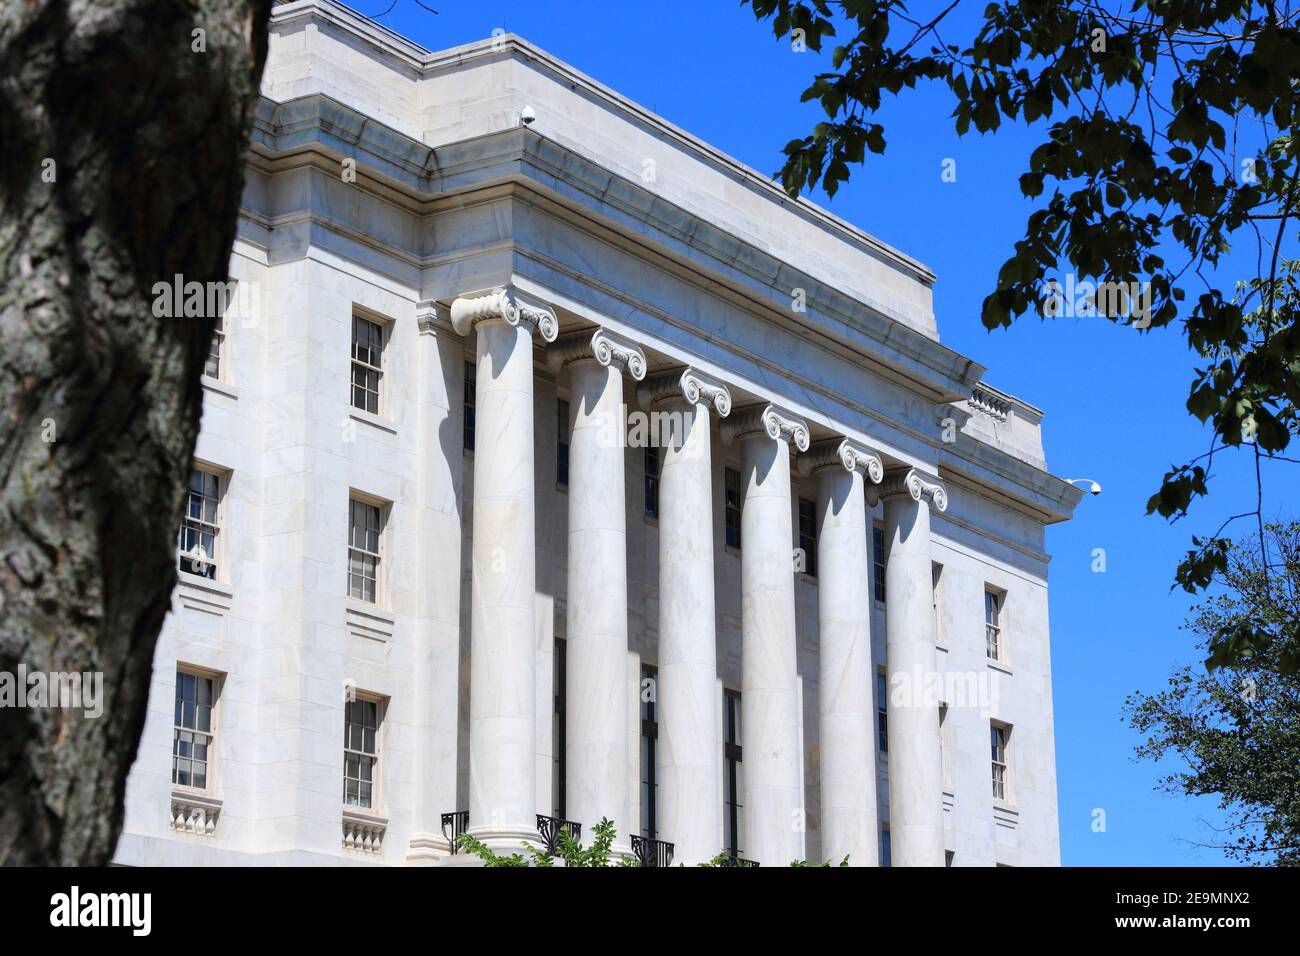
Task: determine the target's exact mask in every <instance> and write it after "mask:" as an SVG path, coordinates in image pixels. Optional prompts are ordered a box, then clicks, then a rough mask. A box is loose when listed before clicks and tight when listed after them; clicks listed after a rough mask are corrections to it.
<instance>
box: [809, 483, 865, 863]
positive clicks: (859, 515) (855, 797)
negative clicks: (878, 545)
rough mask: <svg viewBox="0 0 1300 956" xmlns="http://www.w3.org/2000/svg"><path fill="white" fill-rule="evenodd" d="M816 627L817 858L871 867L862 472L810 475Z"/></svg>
mask: <svg viewBox="0 0 1300 956" xmlns="http://www.w3.org/2000/svg"><path fill="white" fill-rule="evenodd" d="M817 520H818V525H819V527H818V530H817V630H818V641H819V645H820V648H819V654H818V686H819V701H820V704H819V715H820V720H821V724H820V734H819V736H820V740H821V801H822V802H821V823H822V828H821V838H822V857H823V859H826V860H829V861H830V862H831V863H832V864H838V863H839V861H840V860H842V859H843V858H844V857H846V856H847V857H848V858H849V864H850V865H851V866H876V865H877V863H878V862H879V839H878V837H877V835H876V830H877V825H876V819H877V811H876V767H875V761H874V760H873V754H874V751H875V746H874V744H875V734H874V732H873V730H872V726H871V725H872V718H873V712H872V707H871V682H872V681H871V678H872V670H871V633H870V623H869V622H870V620H871V605H870V588H869V581H870V577H869V573H870V566H869V565H868V563H867V516H866V503H865V500H864V491H863V476H862V474H861V473H860V472H859V471H858V470H857V469H856V468H855V469H853V470H848V469H845V468H844V467H842V466H840V465H839V464H833V465H830V466H828V467H825V468H822V469H820V470H819V471H818V472H817Z"/></svg>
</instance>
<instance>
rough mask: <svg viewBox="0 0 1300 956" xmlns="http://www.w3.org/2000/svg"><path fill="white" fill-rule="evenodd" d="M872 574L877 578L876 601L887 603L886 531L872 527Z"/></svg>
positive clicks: (875, 525) (876, 525) (879, 527)
mask: <svg viewBox="0 0 1300 956" xmlns="http://www.w3.org/2000/svg"><path fill="white" fill-rule="evenodd" d="M871 572H872V575H873V576H874V578H875V585H876V600H877V601H879V602H880V603H881V604H884V603H885V529H884V528H882V527H881V526H880V525H878V524H873V525H872V526H871Z"/></svg>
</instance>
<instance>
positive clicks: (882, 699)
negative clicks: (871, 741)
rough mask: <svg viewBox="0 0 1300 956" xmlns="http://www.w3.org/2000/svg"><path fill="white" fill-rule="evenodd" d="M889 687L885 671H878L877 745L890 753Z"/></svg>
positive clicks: (881, 750) (883, 751)
mask: <svg viewBox="0 0 1300 956" xmlns="http://www.w3.org/2000/svg"><path fill="white" fill-rule="evenodd" d="M888 705H889V687H888V681H886V680H885V672H884V671H876V747H877V748H878V749H879V750H880V752H881V753H882V754H887V753H889V707H888Z"/></svg>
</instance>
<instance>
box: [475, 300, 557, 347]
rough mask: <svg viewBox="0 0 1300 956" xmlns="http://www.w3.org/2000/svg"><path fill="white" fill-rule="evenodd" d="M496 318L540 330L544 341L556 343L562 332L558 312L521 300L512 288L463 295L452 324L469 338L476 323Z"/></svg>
mask: <svg viewBox="0 0 1300 956" xmlns="http://www.w3.org/2000/svg"><path fill="white" fill-rule="evenodd" d="M492 319H502V320H504V321H505V322H508V323H509V324H510V325H515V326H518V325H521V324H522V325H523V326H525V327H526V328H527V329H528V331H529V332H532V331H533V330H534V329H536V330H537V331H538V332H539V333H541V336H542V341H544V342H554V341H555V337H556V336H557V335H559V333H560V324H559V322H558V321H557V320H556V318H555V313H554V312H552V311H551V310H550V309H548V308H546V307H545V306H542V305H537V304H535V303H532V302H526V301H524V300H521V299H519V298H518V297H517V296H516V295H515V293H514V290H512V289H498V290H497V291H495V292H488V293H484V294H483V295H475V296H461V297H460V298H458V299H456V301H454V302H453V303H452V304H451V325H452V328H454V329H455V330H456V333H457V334H458V335H468V334H469V330H470V329H472V328H473V327H474V326H475V325H476V324H478V323H479V322H486V321H489V320H492Z"/></svg>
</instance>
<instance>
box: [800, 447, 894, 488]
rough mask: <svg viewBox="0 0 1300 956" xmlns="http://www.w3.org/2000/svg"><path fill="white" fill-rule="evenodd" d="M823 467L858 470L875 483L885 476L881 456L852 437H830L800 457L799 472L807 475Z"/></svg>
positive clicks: (878, 482)
mask: <svg viewBox="0 0 1300 956" xmlns="http://www.w3.org/2000/svg"><path fill="white" fill-rule="evenodd" d="M823 468H843V469H844V470H846V471H856V472H859V473H860V474H862V475H863V477H865V478H867V479H868V480H870V481H871V482H872V483H874V484H877V485H878V484H880V482H881V480H882V479H883V478H884V477H885V466H884V464H883V463H882V462H881V461H880V456H879V455H877V454H876V453H875V452H874V451H872V450H871V449H870V448H868V447H867V446H866V445H864V444H862V443H861V442H857V441H854V440H853V439H852V438H842V439H838V440H837V439H834V438H832V439H830V440H829V441H823V442H818V443H817V444H816V445H813V446H812V452H811V453H810V454H808V455H805V456H804V457H803V458H800V459H799V474H801V475H803V476H804V477H807V476H808V475H811V474H813V473H814V472H817V471H820V470H821V469H823Z"/></svg>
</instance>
